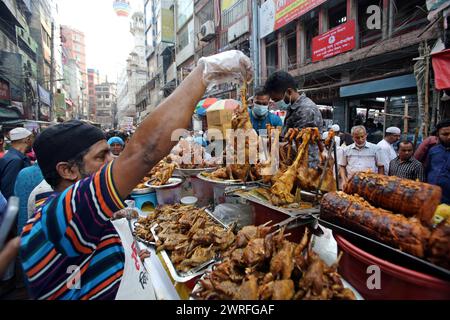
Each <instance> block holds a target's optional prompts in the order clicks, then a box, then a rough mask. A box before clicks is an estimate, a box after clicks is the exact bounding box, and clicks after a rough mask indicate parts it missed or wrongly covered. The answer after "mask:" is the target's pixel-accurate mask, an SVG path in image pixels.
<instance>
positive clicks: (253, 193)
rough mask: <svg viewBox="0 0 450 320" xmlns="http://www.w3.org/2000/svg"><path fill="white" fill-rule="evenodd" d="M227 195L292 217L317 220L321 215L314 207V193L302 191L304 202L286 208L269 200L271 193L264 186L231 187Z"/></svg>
mask: <svg viewBox="0 0 450 320" xmlns="http://www.w3.org/2000/svg"><path fill="white" fill-rule="evenodd" d="M225 194H226V195H234V196H239V197H241V198H242V199H245V200H247V201H250V202H253V203H256V204H259V205H261V206H264V207H267V208H269V209H271V210H274V211H278V212H280V213H283V214H285V215H287V216H290V217H296V216H300V215H302V216H310V217H311V218H316V217H317V216H319V214H320V207H319V206H318V205H314V201H315V198H316V195H315V194H314V193H312V192H306V191H301V192H300V196H301V200H302V201H298V202H296V203H294V204H292V205H290V206H286V207H280V206H274V205H273V204H272V203H271V202H270V200H269V199H268V196H269V194H270V191H269V189H268V188H267V187H266V186H265V185H263V184H258V185H250V186H240V187H229V188H227V189H226V190H225Z"/></svg>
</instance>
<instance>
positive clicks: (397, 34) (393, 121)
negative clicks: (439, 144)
mask: <svg viewBox="0 0 450 320" xmlns="http://www.w3.org/2000/svg"><path fill="white" fill-rule="evenodd" d="M306 2H309V3H310V4H311V3H313V1H306ZM294 9H298V8H293V10H291V12H292V11H294ZM300 9H301V8H300ZM280 10H281V9H280ZM289 12H290V11H289V10H288V11H285V12H284V13H283V14H285V16H284V17H285V18H286V16H288V15H289ZM273 13H275V15H274V16H275V17H278V18H279V20H275V21H271V22H270V23H269V24H264V25H263V24H262V22H261V23H260V28H259V30H258V31H259V35H258V37H259V39H260V41H261V43H260V49H261V55H260V60H261V77H260V82H261V83H264V81H265V79H267V77H268V76H269V75H270V74H271V73H273V72H274V71H276V70H285V71H288V72H290V73H291V74H292V75H293V76H294V77H295V79H296V80H297V81H298V83H299V87H300V88H301V89H302V91H303V92H304V93H305V94H307V95H308V96H310V97H311V98H312V99H313V100H314V101H315V102H316V103H317V104H319V105H323V106H324V107H326V108H324V109H326V110H327V111H329V112H326V113H324V115H325V118H326V119H327V120H329V122H330V123H331V122H337V123H339V124H340V125H341V128H343V129H344V130H347V131H348V130H350V129H351V127H352V126H354V125H355V124H367V123H368V122H369V123H371V122H372V121H371V120H369V119H373V120H374V121H373V122H375V124H376V123H377V122H378V123H380V125H381V126H382V127H384V128H385V127H387V126H392V125H395V126H398V127H400V128H404V119H403V116H405V110H408V114H407V116H409V117H411V118H410V119H409V121H408V125H407V126H406V127H405V130H407V131H408V132H409V134H411V135H413V134H414V131H413V130H414V129H415V128H416V127H419V128H421V127H423V123H422V122H423V121H422V119H424V117H425V114H426V113H427V110H428V112H429V113H430V114H431V112H432V110H431V109H432V107H431V105H430V106H425V105H424V99H423V95H424V94H421V93H420V92H419V93H418V88H419V87H420V86H422V85H423V84H422V85H421V84H420V80H419V79H420V78H423V73H422V74H421V75H420V74H417V65H416V63H417V61H415V60H414V59H415V58H417V57H419V56H420V55H421V52H422V55H423V50H422V49H421V47H422V46H423V47H425V46H433V45H434V44H435V43H436V40H437V38H438V33H437V27H436V26H434V27H433V26H431V27H428V28H427V26H428V24H429V21H428V20H427V14H428V12H427V8H426V1H424V0H396V1H393V0H392V1H389V0H384V1H381V2H380V1H376V0H360V1H356V0H332V1H315V2H314V4H313V5H310V6H309V7H306V6H305V7H304V9H303V10H299V11H297V13H298V14H297V16H294V19H292V17H291V18H290V20H289V19H288V20H287V22H288V23H285V22H286V20H283V16H282V15H281V16H280V15H277V13H278V11H277V7H276V6H275V5H274V2H273V0H267V1H265V2H264V3H262V5H261V9H260V17H261V21H268V20H270V18H269V17H271V16H273V15H272V14H273ZM422 60H423V57H422ZM415 69H416V74H415ZM429 90H430V94H431V96H430V101H431V100H432V99H436V98H437V96H433V95H434V92H433V90H431V87H430V88H429ZM419 91H421V90H419ZM424 91H425V89H424ZM432 96H433V97H432ZM434 101H436V100H434ZM436 102H437V101H436ZM435 105H436V104H435ZM427 107H428V108H427Z"/></svg>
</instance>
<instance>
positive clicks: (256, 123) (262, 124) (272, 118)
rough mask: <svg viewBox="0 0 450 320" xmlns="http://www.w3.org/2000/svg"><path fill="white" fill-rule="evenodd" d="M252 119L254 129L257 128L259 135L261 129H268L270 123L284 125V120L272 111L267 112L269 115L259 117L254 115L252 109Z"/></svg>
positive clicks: (277, 125) (276, 125) (275, 125)
mask: <svg viewBox="0 0 450 320" xmlns="http://www.w3.org/2000/svg"><path fill="white" fill-rule="evenodd" d="M250 121H251V122H252V125H253V129H255V130H256V132H257V133H258V135H259V130H266V129H267V125H268V124H270V125H271V126H272V127H282V126H283V121H281V118H280V117H279V116H277V115H276V114H273V113H271V112H269V113H268V114H267V116H265V117H264V118H262V119H259V118H256V117H255V116H254V115H253V112H252V111H250Z"/></svg>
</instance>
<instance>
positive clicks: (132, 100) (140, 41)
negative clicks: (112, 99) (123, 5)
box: [117, 12, 148, 123]
mask: <svg viewBox="0 0 450 320" xmlns="http://www.w3.org/2000/svg"><path fill="white" fill-rule="evenodd" d="M130 32H131V34H132V35H133V38H134V48H133V51H132V52H131V53H130V55H129V57H128V59H127V66H126V69H125V70H123V71H122V74H121V75H120V76H119V79H118V83H117V117H118V118H117V121H118V122H119V123H120V122H121V119H122V118H123V117H133V118H135V121H137V119H136V118H137V113H136V94H137V92H138V91H139V90H140V89H141V88H142V87H143V86H144V85H145V84H146V83H147V81H148V75H147V63H146V60H145V22H144V14H143V13H142V12H135V13H134V14H133V15H132V17H131V25H130Z"/></svg>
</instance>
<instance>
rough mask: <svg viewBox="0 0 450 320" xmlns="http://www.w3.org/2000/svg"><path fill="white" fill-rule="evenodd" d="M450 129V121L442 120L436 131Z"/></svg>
mask: <svg viewBox="0 0 450 320" xmlns="http://www.w3.org/2000/svg"><path fill="white" fill-rule="evenodd" d="M447 127H450V119H446V120H442V121H441V122H439V123H438V124H437V125H436V130H438V131H439V130H441V129H442V128H447Z"/></svg>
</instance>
